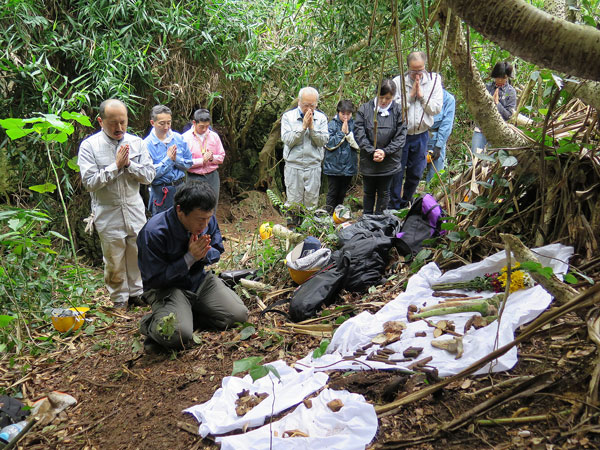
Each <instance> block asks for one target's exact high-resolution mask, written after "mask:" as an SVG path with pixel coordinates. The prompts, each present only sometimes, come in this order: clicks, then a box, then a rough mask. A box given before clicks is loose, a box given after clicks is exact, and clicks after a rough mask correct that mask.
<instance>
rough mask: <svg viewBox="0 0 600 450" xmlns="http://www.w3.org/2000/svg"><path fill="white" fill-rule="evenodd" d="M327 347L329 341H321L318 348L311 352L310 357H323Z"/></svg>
mask: <svg viewBox="0 0 600 450" xmlns="http://www.w3.org/2000/svg"><path fill="white" fill-rule="evenodd" d="M328 346H329V339H323V340H322V341H321V343H320V344H319V346H318V347H317V348H315V350H314V351H313V354H312V357H313V358H314V359H318V358H320V357H321V356H323V355H324V354H325V353H326V352H327V347H328Z"/></svg>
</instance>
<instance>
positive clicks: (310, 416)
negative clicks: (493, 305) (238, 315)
mask: <svg viewBox="0 0 600 450" xmlns="http://www.w3.org/2000/svg"><path fill="white" fill-rule="evenodd" d="M533 251H534V253H536V255H537V256H538V258H539V259H540V262H541V263H542V265H543V266H550V267H552V269H553V271H554V273H555V274H564V273H566V271H567V269H568V264H567V261H568V259H569V258H570V257H571V256H572V254H573V248H572V247H566V246H564V245H560V244H553V245H548V246H546V247H542V248H539V249H533ZM513 261H514V259H513ZM505 265H506V259H505V252H504V251H502V252H499V253H497V254H495V255H492V256H490V257H488V258H486V259H484V260H483V261H481V262H479V263H475V264H469V265H467V266H464V267H461V268H459V269H455V270H451V271H448V272H447V273H445V274H444V275H442V274H441V272H440V270H439V269H438V267H437V266H436V265H435V264H434V263H430V264H427V265H426V266H424V267H422V268H421V269H420V270H419V272H418V273H417V274H415V275H413V276H412V277H411V278H410V280H409V282H408V286H407V289H406V292H404V293H402V294H400V295H399V296H398V297H397V298H396V299H395V300H393V301H391V302H390V303H388V304H387V305H385V306H384V307H383V308H382V309H381V310H380V311H378V312H377V313H376V314H370V313H368V312H363V313H361V314H359V315H358V316H356V317H353V318H352V319H349V320H347V321H346V322H344V323H343V324H342V325H341V326H340V327H339V328H338V329H337V331H336V333H335V334H334V337H333V339H332V341H331V344H330V345H329V348H328V352H329V353H328V354H326V355H323V356H322V357H321V358H318V359H313V358H312V352H311V353H310V354H309V355H307V356H306V357H304V358H303V359H302V360H300V361H298V362H297V364H296V368H298V369H302V370H303V371H302V372H300V373H298V372H296V370H294V369H292V368H290V367H289V366H287V365H286V363H285V362H283V361H275V362H273V363H270V365H272V366H273V367H275V369H277V371H278V373H279V375H280V376H281V380H278V379H277V378H276V377H275V376H274V375H273V374H272V373H270V372H269V374H268V375H267V376H265V377H263V378H260V379H258V380H256V381H254V382H253V381H252V378H251V377H250V375H246V376H245V377H244V378H238V377H225V378H224V379H223V382H222V387H221V388H219V389H218V390H217V392H215V394H214V395H213V397H212V398H211V399H210V400H209V401H208V402H206V403H203V404H201V405H196V406H192V407H190V408H188V409H186V410H184V412H187V413H190V414H192V415H194V417H195V418H196V419H197V420H198V422H200V430H199V433H200V435H201V436H202V437H205V436H207V435H208V434H213V435H214V434H224V433H227V432H229V431H232V430H242V429H245V428H246V427H257V426H258V427H260V428H257V429H255V430H252V431H249V432H246V433H240V434H236V435H231V436H223V437H218V438H217V442H220V443H221V449H222V450H246V449H247V450H262V449H268V448H276V449H277V450H297V449H298V450H299V449H316V448H327V449H332V450H354V449H356V450H358V449H364V448H365V447H366V446H367V445H368V444H369V442H371V440H372V439H373V437H374V436H375V433H376V431H377V416H376V414H375V410H374V408H373V406H372V405H371V404H369V403H367V402H366V401H365V399H364V398H363V397H362V396H361V395H359V394H353V393H349V392H347V391H333V390H330V389H324V390H323V391H322V392H321V393H320V394H319V395H318V396H317V397H316V398H314V399H312V407H311V408H306V406H305V405H304V404H302V403H301V402H302V400H303V399H304V398H305V397H307V396H308V395H310V394H311V393H314V392H316V391H318V390H319V389H321V388H322V387H323V386H325V384H326V382H327V379H328V375H326V374H325V373H323V372H320V370H335V369H339V370H341V369H344V370H348V369H350V370H364V369H368V368H376V369H402V368H406V367H407V366H408V365H409V364H411V362H412V361H409V362H406V363H398V364H396V365H390V364H386V363H382V362H377V361H367V360H366V356H361V357H360V358H358V359H360V360H361V361H362V362H361V363H358V362H356V361H352V360H344V359H343V357H344V356H347V355H352V354H353V353H354V352H355V351H356V350H357V349H359V348H361V347H363V346H365V344H369V343H370V342H371V340H372V339H373V337H375V336H377V335H378V334H379V333H381V332H382V331H383V324H384V323H385V322H387V321H396V320H400V321H403V322H406V324H407V328H406V329H405V330H404V332H403V333H402V336H401V338H400V340H399V341H397V342H395V343H393V344H390V345H388V346H387V348H389V349H392V350H395V351H396V354H394V355H392V356H390V358H392V359H400V358H402V351H403V350H405V349H406V348H408V347H410V346H413V347H423V349H424V350H423V353H421V354H420V355H419V356H418V358H416V360H418V359H422V358H425V357H427V356H432V357H433V359H432V361H431V362H430V363H429V364H428V365H429V366H433V367H436V368H437V369H438V371H439V374H440V376H449V375H452V374H455V373H458V372H459V371H461V370H463V369H464V368H465V367H467V366H469V365H470V364H472V363H474V362H475V361H477V360H479V359H481V358H483V357H484V356H486V355H487V354H489V353H490V352H492V351H493V350H494V348H497V347H501V346H503V345H505V344H507V343H508V342H510V341H512V340H513V339H514V331H515V330H516V329H517V328H518V327H519V326H520V325H522V324H524V323H527V322H529V321H531V320H533V319H534V318H536V317H537V316H538V315H539V314H541V313H542V312H543V311H544V310H545V309H546V308H547V307H548V305H549V304H550V301H551V297H550V294H548V293H547V292H546V291H545V290H544V289H543V288H542V287H541V286H535V287H532V288H529V289H526V290H522V291H517V292H515V293H513V294H511V295H510V296H509V298H508V301H507V303H506V307H505V310H504V313H503V315H502V321H501V326H500V332H499V333H498V342H497V344H496V345H494V343H495V340H496V330H497V329H498V321H495V322H493V323H492V324H490V325H488V326H486V327H483V328H480V329H478V330H475V329H473V328H472V329H471V330H469V331H468V333H467V334H466V335H465V336H464V338H463V345H464V354H463V356H462V358H460V359H455V355H453V354H450V353H448V352H446V351H445V350H441V349H437V348H434V347H432V346H431V340H432V338H433V329H432V328H430V327H429V326H428V325H427V324H426V323H425V322H424V321H423V320H418V321H416V322H412V323H409V322H408V321H407V318H406V314H407V309H408V306H409V305H411V304H415V305H417V306H418V307H422V306H425V305H434V304H437V303H438V302H439V300H440V298H436V297H433V296H432V293H433V291H432V289H431V285H432V284H436V283H441V282H450V281H467V280H471V279H473V278H475V277H476V276H482V275H484V274H486V273H492V272H499V271H500V269H501V268H502V267H503V266H505ZM458 292H466V291H458ZM479 295H481V296H483V297H490V296H492V295H493V293H490V292H482V293H480V294H479ZM474 314H476V313H462V314H451V315H446V316H436V317H432V318H430V319H429V320H431V321H433V322H434V323H435V322H437V321H439V320H442V319H448V320H452V321H454V323H455V324H456V331H458V332H461V333H462V330H463V328H464V324H465V323H466V321H467V320H468V319H469V318H470V317H471V316H473V315H474ZM418 331H425V332H426V334H427V335H426V337H415V333H416V332H418ZM447 338H451V336H448V335H445V336H443V337H441V338H439V339H447ZM378 347H379V346H378V345H373V346H372V347H371V348H369V349H368V350H367V355H368V354H369V353H371V352H374V351H375V350H377V348H378ZM516 362H517V349H516V347H515V348H513V349H511V350H510V351H509V352H508V353H506V354H505V355H503V356H501V357H500V358H499V359H498V360H496V361H495V362H494V365H493V367H492V370H493V371H495V372H497V371H503V370H508V369H510V368H512V367H513V366H514V365H515V364H516ZM310 366H313V367H310ZM488 370H489V366H486V367H484V368H482V369H480V370H479V371H478V372H476V373H479V374H481V373H487V372H488ZM273 388H274V391H275V393H274V398H275V401H274V404H273ZM244 389H247V390H248V391H249V393H250V394H254V393H268V394H269V396H268V397H267V398H265V399H264V400H263V401H262V402H261V403H259V404H258V405H257V406H255V407H254V408H253V409H251V410H250V411H249V412H247V413H246V414H245V415H243V416H241V417H239V416H238V415H237V414H236V412H235V408H236V405H235V401H236V400H237V399H238V395H237V394H238V393H240V392H242V391H243V390H244ZM334 399H339V400H341V402H342V403H343V405H344V406H343V407H342V408H341V410H339V411H338V412H333V411H331V410H330V409H329V408H328V407H327V403H328V402H329V401H331V400H334ZM295 405H298V406H297V408H296V409H295V410H293V411H291V412H290V413H288V414H287V415H286V416H284V417H282V418H281V419H279V420H278V421H275V422H273V423H272V424H266V425H264V426H261V425H263V424H264V423H265V420H266V418H267V417H270V416H271V415H272V410H273V414H275V415H276V414H278V413H280V412H282V411H284V410H286V409H288V408H291V407H293V406H295ZM270 430H272V431H273V437H272V447H271V442H270V441H271V435H270ZM293 430H299V431H301V432H302V433H305V434H307V435H308V436H309V437H285V438H284V437H283V434H284V432H286V431H288V432H289V431H293Z"/></svg>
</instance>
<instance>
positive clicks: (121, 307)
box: [112, 302, 127, 309]
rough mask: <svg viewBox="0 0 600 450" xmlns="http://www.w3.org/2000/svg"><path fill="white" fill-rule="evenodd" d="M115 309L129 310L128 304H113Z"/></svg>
mask: <svg viewBox="0 0 600 450" xmlns="http://www.w3.org/2000/svg"><path fill="white" fill-rule="evenodd" d="M112 307H113V309H127V302H113V306H112Z"/></svg>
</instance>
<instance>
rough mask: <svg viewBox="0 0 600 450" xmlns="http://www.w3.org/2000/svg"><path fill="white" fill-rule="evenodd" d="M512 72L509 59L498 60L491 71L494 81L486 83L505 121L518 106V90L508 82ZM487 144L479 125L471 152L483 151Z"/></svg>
mask: <svg viewBox="0 0 600 450" xmlns="http://www.w3.org/2000/svg"><path fill="white" fill-rule="evenodd" d="M512 72H513V66H512V65H511V64H510V63H509V62H508V61H502V62H497V63H496V65H495V66H494V68H493V69H492V73H491V77H492V78H493V79H494V81H491V82H489V83H488V84H486V85H485V87H486V88H487V91H488V92H489V94H490V95H491V96H492V98H493V99H494V103H495V104H496V107H497V108H498V112H499V113H500V115H501V116H502V118H503V119H504V120H505V121H507V120H508V119H510V118H511V117H512V115H513V114H514V112H515V108H516V107H517V92H516V91H515V88H514V87H512V86H511V85H510V83H509V82H508V79H509V78H511V77H512ZM486 145H487V139H486V138H485V136H484V135H483V133H482V132H481V130H480V129H479V127H475V131H474V133H473V139H472V140H471V153H473V154H476V153H480V152H483V151H484V150H485V147H486Z"/></svg>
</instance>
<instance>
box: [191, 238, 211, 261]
mask: <svg viewBox="0 0 600 450" xmlns="http://www.w3.org/2000/svg"><path fill="white" fill-rule="evenodd" d="M188 250H189V252H190V253H191V254H192V256H193V257H194V258H195V259H196V261H199V260H201V259H202V258H204V257H205V256H206V254H207V253H208V251H209V250H210V236H209V235H208V234H201V235H198V236H196V235H195V234H192V235H191V236H190V242H189V244H188Z"/></svg>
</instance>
